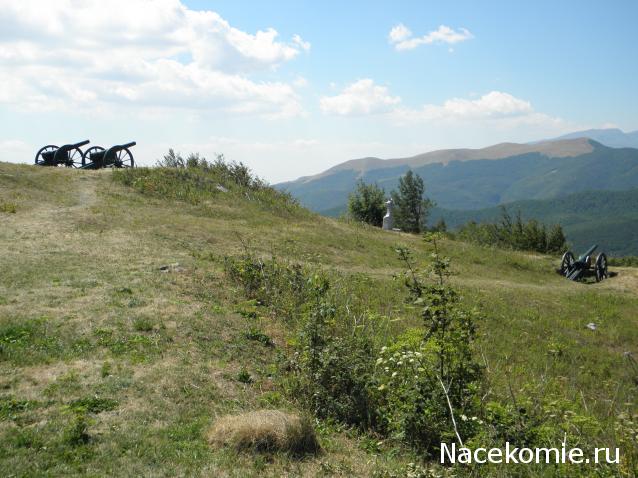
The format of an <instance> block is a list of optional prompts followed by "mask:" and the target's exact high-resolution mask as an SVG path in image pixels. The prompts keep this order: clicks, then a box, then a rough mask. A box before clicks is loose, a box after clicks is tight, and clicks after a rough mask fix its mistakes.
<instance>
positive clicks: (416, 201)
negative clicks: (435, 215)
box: [392, 170, 433, 234]
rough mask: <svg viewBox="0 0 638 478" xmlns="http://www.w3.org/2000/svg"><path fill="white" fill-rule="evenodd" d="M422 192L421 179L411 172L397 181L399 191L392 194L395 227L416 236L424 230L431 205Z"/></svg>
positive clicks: (423, 189)
mask: <svg viewBox="0 0 638 478" xmlns="http://www.w3.org/2000/svg"><path fill="white" fill-rule="evenodd" d="M424 192H425V186H424V185H423V179H421V177H420V176H419V175H417V174H414V173H413V172H412V171H411V170H410V171H408V172H407V173H405V175H404V176H402V177H401V178H400V179H399V190H398V191H393V192H392V200H393V202H394V211H395V213H396V219H395V224H396V225H397V227H399V228H401V229H402V230H404V231H406V232H413V233H417V234H418V233H420V232H422V231H424V230H425V226H426V224H427V216H428V213H429V211H430V208H431V207H432V205H433V204H432V201H430V200H429V199H427V198H424V197H423V193H424Z"/></svg>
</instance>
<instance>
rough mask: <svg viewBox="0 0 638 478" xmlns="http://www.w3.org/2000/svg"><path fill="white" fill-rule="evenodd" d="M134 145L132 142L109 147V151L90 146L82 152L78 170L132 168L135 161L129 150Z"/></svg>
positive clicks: (100, 147)
mask: <svg viewBox="0 0 638 478" xmlns="http://www.w3.org/2000/svg"><path fill="white" fill-rule="evenodd" d="M136 144H137V143H136V142H135V141H132V142H130V143H126V144H118V145H115V146H111V147H110V148H109V149H104V148H103V147H102V146H92V147H90V148H89V149H87V150H86V151H85V152H84V155H83V156H82V165H81V166H80V168H81V169H102V168H134V167H135V160H134V159H133V153H131V150H130V149H129V148H132V147H133V146H135V145H136Z"/></svg>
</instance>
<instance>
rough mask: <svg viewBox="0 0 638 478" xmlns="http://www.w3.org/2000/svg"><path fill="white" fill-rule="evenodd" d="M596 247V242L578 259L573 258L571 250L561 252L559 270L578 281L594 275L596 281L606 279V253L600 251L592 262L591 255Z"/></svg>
mask: <svg viewBox="0 0 638 478" xmlns="http://www.w3.org/2000/svg"><path fill="white" fill-rule="evenodd" d="M597 248H598V245H597V244H594V245H593V246H591V247H590V248H589V249H587V251H586V252H585V253H584V254H582V255H580V256H579V257H578V259H575V258H574V254H572V252H571V251H567V252H566V253H565V254H563V257H562V259H561V261H560V269H559V272H560V273H561V275H563V276H565V277H566V278H568V279H569V280H573V281H578V280H581V279H584V278H585V277H588V276H592V275H593V276H594V277H595V278H596V282H600V281H601V280H604V279H607V278H608V277H609V271H608V269H607V254H605V253H604V252H601V253H600V254H598V257H596V261H595V262H594V264H592V260H591V255H592V254H593V253H594V251H595V250H596V249H597Z"/></svg>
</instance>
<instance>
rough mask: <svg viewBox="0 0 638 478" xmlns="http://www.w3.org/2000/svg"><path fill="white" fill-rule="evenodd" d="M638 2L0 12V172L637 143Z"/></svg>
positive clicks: (28, 5) (95, 3) (204, 3)
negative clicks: (101, 159)
mask: <svg viewBox="0 0 638 478" xmlns="http://www.w3.org/2000/svg"><path fill="white" fill-rule="evenodd" d="M636 19H638V2H635V1H634V0H631V1H606V2H603V1H588V0H580V1H571V0H563V1H560V2H556V1H552V2H550V1H534V2H514V1H511V0H510V1H489V0H485V1H481V2H477V1H446V2H443V1H440V0H439V1H427V0H421V1H394V2H388V1H385V2H382V1H349V2H344V1H340V2H337V1H322V2H317V1H301V0H299V1H285V0H282V1H276V2H275V1H271V2H267V1H263V0H262V1H237V0H236V1H228V0H218V1H213V0H181V1H180V0H109V1H108V2H106V1H103V0H46V1H45V0H0V161H11V162H29V163H31V162H33V157H34V156H35V153H36V151H37V150H38V149H39V148H40V147H41V146H44V145H45V144H57V145H60V144H64V143H70V142H77V141H81V140H84V139H90V140H91V142H92V144H98V145H102V146H108V145H111V144H118V143H124V142H128V141H133V140H134V141H137V143H138V145H137V146H136V147H135V148H134V149H133V153H134V155H135V158H136V161H137V163H138V164H140V165H152V164H154V163H155V161H156V160H157V159H158V158H160V157H161V156H162V155H163V154H164V153H165V152H166V151H167V150H168V148H174V149H175V150H177V151H180V152H182V153H185V154H186V153H189V152H199V153H201V154H203V155H204V156H206V157H209V158H213V157H214V155H215V154H220V153H221V154H224V156H225V157H226V159H228V160H233V161H242V162H244V163H245V164H247V165H249V166H250V167H251V168H252V169H253V170H254V171H255V172H256V173H257V174H258V175H259V176H261V177H263V178H265V179H266V180H268V181H269V182H271V183H277V182H281V181H286V180H292V179H296V178H298V177H300V176H306V175H312V174H316V173H319V172H321V171H323V170H325V169H328V168H329V167H331V166H334V165H336V164H339V163H341V162H343V161H346V160H348V159H353V158H358V157H365V156H376V157H381V158H396V157H405V156H411V155H415V154H419V153H423V152H426V151H431V150H435V149H441V148H460V147H472V148H476V147H485V146H489V145H491V144H495V143H500V142H506V141H510V142H528V141H536V140H540V139H543V138H551V137H554V136H558V135H561V134H564V133H568V132H572V131H577V130H581V129H588V128H601V127H618V128H621V129H623V130H625V131H633V130H636V129H638V108H637V106H638V88H636V84H637V83H636V78H638V61H636V58H637V57H636V45H638V29H637V28H635V22H636Z"/></svg>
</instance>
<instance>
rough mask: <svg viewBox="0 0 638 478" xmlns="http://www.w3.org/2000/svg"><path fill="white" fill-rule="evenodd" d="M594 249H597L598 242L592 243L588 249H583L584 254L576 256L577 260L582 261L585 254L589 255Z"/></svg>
mask: <svg viewBox="0 0 638 478" xmlns="http://www.w3.org/2000/svg"><path fill="white" fill-rule="evenodd" d="M596 249H598V244H594V245H593V246H591V247H590V248H589V249H587V251H585V253H584V254H581V255H580V257H579V258H578V262H582V261H584V260H585V258H586V257H587V256H591V255H592V254H593V253H594V251H595V250H596Z"/></svg>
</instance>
